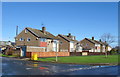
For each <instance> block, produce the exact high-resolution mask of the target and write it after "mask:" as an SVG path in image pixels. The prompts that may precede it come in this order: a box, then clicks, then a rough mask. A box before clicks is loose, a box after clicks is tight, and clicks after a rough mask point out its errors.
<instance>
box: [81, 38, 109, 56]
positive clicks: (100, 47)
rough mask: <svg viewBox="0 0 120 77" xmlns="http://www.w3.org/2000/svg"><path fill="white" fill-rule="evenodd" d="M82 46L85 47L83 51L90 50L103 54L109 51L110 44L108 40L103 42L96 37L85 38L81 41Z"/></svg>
mask: <svg viewBox="0 0 120 77" xmlns="http://www.w3.org/2000/svg"><path fill="white" fill-rule="evenodd" d="M80 44H81V46H82V47H83V51H88V52H91V53H98V54H100V53H101V54H102V53H105V52H106V51H107V46H108V44H107V43H106V42H102V41H101V40H99V41H98V40H95V39H94V37H92V39H89V38H84V39H83V40H81V41H80Z"/></svg>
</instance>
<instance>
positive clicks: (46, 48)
mask: <svg viewBox="0 0 120 77" xmlns="http://www.w3.org/2000/svg"><path fill="white" fill-rule="evenodd" d="M15 42H16V45H17V46H19V47H22V51H21V55H22V56H27V57H31V56H32V55H33V54H34V53H36V54H38V57H51V56H55V53H56V52H58V51H59V39H58V38H57V37H55V36H54V35H53V34H51V33H49V32H48V31H46V28H45V27H42V30H38V29H33V28H29V27H27V28H25V29H24V30H23V31H22V32H21V33H19V34H18V35H17V36H16V37H15ZM60 54H62V53H60ZM65 54H67V55H68V53H64V54H63V56H65ZM58 56H62V55H59V54H58Z"/></svg>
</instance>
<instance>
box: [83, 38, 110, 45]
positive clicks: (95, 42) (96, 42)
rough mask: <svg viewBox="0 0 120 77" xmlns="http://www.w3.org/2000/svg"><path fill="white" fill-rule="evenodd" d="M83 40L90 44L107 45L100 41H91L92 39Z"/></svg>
mask: <svg viewBox="0 0 120 77" xmlns="http://www.w3.org/2000/svg"><path fill="white" fill-rule="evenodd" d="M85 39H86V40H88V41H90V42H91V43H94V44H101V45H108V44H107V43H105V42H102V41H98V40H92V39H89V38H85Z"/></svg>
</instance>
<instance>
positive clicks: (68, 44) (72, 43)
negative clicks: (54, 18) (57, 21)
mask: <svg viewBox="0 0 120 77" xmlns="http://www.w3.org/2000/svg"><path fill="white" fill-rule="evenodd" d="M57 37H58V38H59V40H60V44H59V48H60V49H59V51H63V52H65V51H66V52H81V51H82V47H81V46H80V44H79V42H78V41H77V40H76V38H75V36H72V35H71V33H69V34H68V35H62V34H58V36H57Z"/></svg>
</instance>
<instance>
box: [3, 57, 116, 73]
mask: <svg viewBox="0 0 120 77" xmlns="http://www.w3.org/2000/svg"><path fill="white" fill-rule="evenodd" d="M117 74H118V66H89V65H72V64H56V63H43V62H32V61H25V60H19V59H15V58H6V57H3V58H2V75H117Z"/></svg>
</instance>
